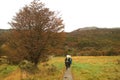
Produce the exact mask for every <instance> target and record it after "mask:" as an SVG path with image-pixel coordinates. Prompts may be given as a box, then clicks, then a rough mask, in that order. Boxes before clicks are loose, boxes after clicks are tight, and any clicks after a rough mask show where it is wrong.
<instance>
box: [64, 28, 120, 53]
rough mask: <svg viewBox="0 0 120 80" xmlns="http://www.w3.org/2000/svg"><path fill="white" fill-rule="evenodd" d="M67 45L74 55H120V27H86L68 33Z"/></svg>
mask: <svg viewBox="0 0 120 80" xmlns="http://www.w3.org/2000/svg"><path fill="white" fill-rule="evenodd" d="M66 45H67V47H68V48H69V52H74V53H71V54H74V55H119V54H120V28H114V29H108V28H91V29H90V28H88V29H87V28H84V29H78V30H75V31H73V32H71V33H67V37H66Z"/></svg>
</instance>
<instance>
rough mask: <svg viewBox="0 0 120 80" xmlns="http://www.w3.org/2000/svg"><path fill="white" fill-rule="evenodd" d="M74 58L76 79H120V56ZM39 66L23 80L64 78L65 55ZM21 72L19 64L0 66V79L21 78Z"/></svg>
mask: <svg viewBox="0 0 120 80" xmlns="http://www.w3.org/2000/svg"><path fill="white" fill-rule="evenodd" d="M72 59H73V62H72V66H71V71H72V74H73V78H74V80H119V79H120V69H119V68H120V56H97V57H93V56H80V57H78V56H77V57H72ZM5 67H7V69H6V68H5ZM38 67H39V69H40V72H39V73H38V74H34V75H29V76H27V77H26V79H23V80H62V78H63V75H64V71H65V66H64V57H54V58H51V59H50V61H48V62H46V63H41V64H40V65H39V66H38ZM20 74H21V73H20V71H19V69H18V67H17V66H10V65H8V66H5V65H2V66H0V80H1V79H2V80H20V79H21V78H20ZM13 77H14V78H13Z"/></svg>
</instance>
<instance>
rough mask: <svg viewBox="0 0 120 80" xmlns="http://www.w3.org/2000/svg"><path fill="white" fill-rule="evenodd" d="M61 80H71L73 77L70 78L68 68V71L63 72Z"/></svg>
mask: <svg viewBox="0 0 120 80" xmlns="http://www.w3.org/2000/svg"><path fill="white" fill-rule="evenodd" d="M63 80H73V77H72V74H71V70H70V68H68V69H67V70H66V71H65V74H64V76H63Z"/></svg>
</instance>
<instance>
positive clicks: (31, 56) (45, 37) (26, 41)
mask: <svg viewBox="0 0 120 80" xmlns="http://www.w3.org/2000/svg"><path fill="white" fill-rule="evenodd" d="M10 25H11V26H12V28H13V31H12V33H11V38H10V40H9V44H10V46H11V47H13V48H14V49H16V50H17V54H18V55H19V56H20V58H21V60H23V59H26V60H29V61H31V62H33V63H35V64H36V65H37V64H38V62H39V61H43V60H45V59H46V58H47V56H48V55H49V54H51V53H52V54H53V53H54V52H55V50H58V49H60V48H61V44H62V43H63V41H64V32H63V30H64V25H63V20H62V19H61V17H59V16H58V14H56V13H55V12H54V11H50V10H49V8H46V7H45V5H44V4H43V3H42V2H39V1H38V0H34V1H33V2H31V4H30V5H26V6H25V7H23V8H22V9H21V10H20V11H19V12H18V13H17V14H16V16H14V18H13V19H12V21H11V22H10Z"/></svg>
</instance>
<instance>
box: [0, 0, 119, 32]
mask: <svg viewBox="0 0 120 80" xmlns="http://www.w3.org/2000/svg"><path fill="white" fill-rule="evenodd" d="M31 1H33V0H0V28H4V29H8V28H10V25H9V24H8V22H10V21H11V20H12V18H13V16H15V14H16V12H18V11H19V9H21V8H22V7H24V5H25V4H30V2H31ZM41 1H42V2H43V3H45V5H46V7H48V8H50V9H51V10H53V11H58V12H60V15H61V17H62V19H63V20H64V24H65V31H67V32H70V31H73V30H75V29H78V28H83V27H90V26H97V27H102V28H113V27H120V0H41Z"/></svg>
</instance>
